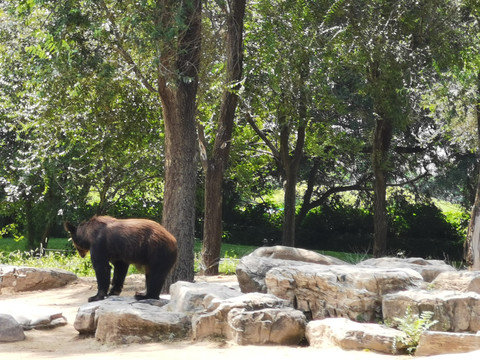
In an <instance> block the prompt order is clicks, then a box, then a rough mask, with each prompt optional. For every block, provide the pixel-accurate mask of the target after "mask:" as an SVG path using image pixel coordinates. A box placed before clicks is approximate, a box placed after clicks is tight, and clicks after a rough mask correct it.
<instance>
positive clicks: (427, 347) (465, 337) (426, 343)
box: [415, 331, 480, 359]
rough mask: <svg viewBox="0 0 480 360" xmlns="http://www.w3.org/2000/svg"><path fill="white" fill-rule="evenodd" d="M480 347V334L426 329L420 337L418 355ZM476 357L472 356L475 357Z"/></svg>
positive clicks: (462, 350) (471, 349) (455, 352)
mask: <svg viewBox="0 0 480 360" xmlns="http://www.w3.org/2000/svg"><path fill="white" fill-rule="evenodd" d="M479 349H480V334H478V333H477V334H468V333H460V334H459V333H449V332H443V331H425V332H424V333H423V334H422V336H421V337H420V341H419V343H418V346H417V351H416V352H415V355H416V356H432V355H440V354H460V353H466V352H470V351H474V350H479ZM473 358H474V357H472V359H473Z"/></svg>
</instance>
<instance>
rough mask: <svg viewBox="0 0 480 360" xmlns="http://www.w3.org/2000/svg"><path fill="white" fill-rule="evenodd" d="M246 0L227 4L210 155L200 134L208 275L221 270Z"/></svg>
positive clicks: (205, 256)
mask: <svg viewBox="0 0 480 360" xmlns="http://www.w3.org/2000/svg"><path fill="white" fill-rule="evenodd" d="M245 3H246V0H228V1H227V6H226V7H225V9H224V10H225V12H226V15H227V16H226V23H227V34H226V43H225V45H226V53H227V70H226V71H227V73H226V87H225V90H224V91H223V95H222V102H221V105H220V113H219V116H218V128H217V133H216V137H215V142H214V145H213V151H212V153H211V154H210V156H208V155H207V153H206V147H207V146H206V143H205V139H204V137H203V136H199V138H200V142H201V143H200V148H201V149H205V150H204V151H202V152H203V153H204V154H205V155H204V156H202V157H201V158H202V165H203V168H204V171H205V195H204V196H205V209H204V210H205V215H204V228H203V245H202V266H203V270H204V273H205V275H216V274H218V265H219V262H220V247H221V243H222V232H223V229H222V217H223V216H222V202H223V197H222V185H223V178H224V174H225V169H226V166H227V162H228V157H229V154H230V143H231V139H232V132H233V126H234V118H235V110H236V108H237V102H238V95H237V90H238V89H239V87H240V86H239V82H240V80H241V77H242V69H243V18H244V15H245Z"/></svg>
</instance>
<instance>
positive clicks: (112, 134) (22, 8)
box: [0, 0, 479, 280]
mask: <svg viewBox="0 0 480 360" xmlns="http://www.w3.org/2000/svg"><path fill="white" fill-rule="evenodd" d="M478 9H479V6H478V4H477V2H476V1H470V0H468V1H467V0H441V1H433V0H426V1H421V2H418V1H414V0H396V1H384V0H375V1H357V0H355V1H354V0H324V1H323V0H322V1H315V2H308V1H299V0H282V1H280V0H278V1H277V0H275V1H264V0H260V1H256V2H245V1H244V0H242V1H240V0H225V1H200V0H195V1H194V0H189V1H185V2H181V3H178V2H175V1H167V0H162V1H155V2H154V1H150V0H141V1H121V2H118V1H114V0H102V1H89V0H87V1H81V2H78V1H61V2H58V1H51V0H14V1H8V2H2V3H0V133H1V137H0V157H1V160H2V163H3V164H4V166H3V167H2V169H1V170H0V219H1V221H0V226H1V227H4V226H7V225H9V224H17V225H18V226H17V229H19V231H20V232H21V233H23V234H25V235H26V236H27V237H28V239H29V246H30V247H31V248H36V247H39V246H40V245H42V246H43V247H44V246H47V241H48V237H50V236H51V235H52V234H60V233H61V225H60V224H61V222H62V221H63V220H64V219H69V220H74V221H75V220H76V221H80V220H83V219H85V218H87V217H89V216H92V215H94V214H112V215H117V216H122V217H128V216H138V217H149V218H153V219H156V220H158V221H162V222H163V223H164V225H165V226H166V227H167V228H168V229H169V230H171V231H172V233H174V235H175V236H176V237H177V239H179V242H180V244H181V250H180V261H179V264H178V269H177V272H176V275H174V278H177V279H178V278H183V279H186V280H190V279H191V278H192V277H193V242H194V239H195V238H198V239H200V240H203V241H204V244H203V245H204V249H203V253H204V256H205V258H204V266H205V269H207V270H208V269H211V272H212V273H215V272H216V271H218V261H219V259H218V256H219V255H218V253H219V244H220V242H221V241H222V239H225V238H226V239H228V240H229V241H234V242H238V241H241V240H240V237H242V235H239V234H240V231H239V229H240V228H241V229H248V226H250V227H255V226H256V227H258V228H260V227H261V226H260V225H259V224H260V223H262V221H267V222H268V221H270V223H271V224H277V225H278V226H277V225H275V226H276V228H275V230H272V231H270V230H265V234H263V235H259V237H261V238H264V239H266V240H265V241H266V242H267V243H268V242H271V241H273V242H274V243H283V244H284V245H290V246H296V245H298V244H301V243H302V241H301V239H300V237H299V235H298V234H299V231H300V233H302V234H305V231H306V228H307V227H308V226H310V225H311V220H309V218H308V216H310V215H311V214H313V213H314V212H315V211H320V210H319V209H320V208H322V206H331V208H330V209H331V210H332V209H335V208H336V209H337V210H338V209H339V208H343V209H345V206H347V205H346V204H348V206H350V207H352V208H353V209H356V210H359V211H360V210H361V211H364V212H366V213H368V214H369V216H370V215H371V217H369V218H368V219H369V220H368V224H370V221H371V225H372V226H371V227H370V225H368V226H367V227H366V228H365V232H369V233H370V235H371V236H370V238H369V240H366V241H368V244H364V243H362V244H358V248H365V247H366V248H368V251H373V253H374V255H376V256H380V255H382V254H385V253H388V251H389V250H392V246H394V245H392V244H393V243H392V239H393V237H395V236H398V233H397V235H395V234H393V233H392V231H390V230H389V228H391V227H392V226H396V224H398V222H397V223H395V218H394V215H393V213H394V211H393V212H392V210H391V208H390V206H391V204H397V205H398V204H403V205H401V206H404V208H405V207H408V206H410V205H411V203H415V204H417V205H418V204H423V205H425V204H431V201H432V199H433V198H435V199H442V200H448V201H451V202H454V203H457V204H460V205H462V206H464V208H466V209H470V207H471V206H472V205H473V203H474V200H475V193H476V188H477V182H476V179H477V175H476V174H477V172H478V161H477V158H478V156H477V155H476V152H477V147H478V143H477V139H478V129H477V122H476V121H477V120H476V118H475V116H474V115H475V111H478V99H479V97H478V86H479V81H478V78H479V77H478V59H479V58H478V51H477V50H478V46H479V41H478V31H477V30H478V11H479V10H478ZM394 190H396V191H394ZM397 190H402V191H397ZM273 191H279V192H280V193H281V194H282V199H281V201H277V203H276V204H274V205H271V204H268V202H267V201H265V199H266V198H267V197H268V196H269V195H271V194H272V192H273ZM341 194H347V195H344V196H343V197H342V196H341ZM399 194H403V195H402V197H403V198H404V199H407V198H408V199H413V200H409V201H410V202H409V204H410V205H408V206H407V205H406V204H404V203H402V202H401V201H400V200H399V198H398V196H400V195H399ZM412 194H413V195H412ZM352 198H353V199H354V200H353V201H352V200H351V199H352ZM261 206H263V207H264V208H263V210H259V209H260V207H261ZM398 206H400V205H398ZM422 209H423V210H422V211H425V212H428V211H430V210H428V209H430V208H428V206H427V207H423V208H422ZM256 211H259V213H256ZM332 211H333V210H332ZM335 211H336V210H335ZM254 214H257V215H254ZM309 214H310V215H309ZM326 214H327V212H324V213H323V215H322V216H326ZM349 214H350V215H351V214H353V213H349ZM404 215H405V214H404ZM404 215H402V216H404ZM344 216H346V217H347V215H346V213H345V214H344ZM359 216H360V215H359ZM362 216H363V215H362ZM405 216H406V215H405ZM432 216H433V215H432ZM435 216H436V215H435ZM247 218H248V219H247ZM265 219H268V220H265ZM412 221H413V220H412ZM222 224H223V229H222ZM240 224H242V225H240ZM242 226H243V227H242ZM262 226H263V225H262ZM275 226H274V227H275ZM463 226H464V227H466V226H465V224H464V225H463ZM265 229H266V227H265ZM337 230H338V231H340V232H341V230H342V229H337ZM242 231H246V233H248V231H247V230H242ZM302 231H303V232H302ZM362 231H363V230H362ZM236 236H240V237H239V238H235V237H236ZM271 239H273V240H271ZM322 241H323V240H322V238H320V237H318V238H317V239H316V240H312V242H309V246H310V247H316V248H318V249H321V248H322V247H324V246H326V245H325V243H324V242H323V243H322ZM258 245H261V244H260V243H258ZM353 247H355V245H352V248H353ZM208 271H210V270H208Z"/></svg>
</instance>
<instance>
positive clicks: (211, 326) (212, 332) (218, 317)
mask: <svg viewBox="0 0 480 360" xmlns="http://www.w3.org/2000/svg"><path fill="white" fill-rule="evenodd" d="M285 305H286V302H285V301H284V300H282V299H279V298H277V297H276V296H273V295H269V294H261V293H248V294H245V295H242V296H238V297H235V298H230V299H227V300H220V299H212V301H211V302H210V303H209V304H207V308H206V309H205V311H202V312H199V313H196V314H194V315H193V318H192V333H193V338H194V339H203V338H206V337H211V336H220V337H225V338H227V339H232V338H233V334H232V332H231V330H232V329H231V328H230V326H229V324H228V314H229V313H230V311H231V310H232V309H245V310H246V311H256V310H261V309H279V308H284V307H285Z"/></svg>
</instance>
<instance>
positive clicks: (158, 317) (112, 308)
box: [74, 297, 191, 344]
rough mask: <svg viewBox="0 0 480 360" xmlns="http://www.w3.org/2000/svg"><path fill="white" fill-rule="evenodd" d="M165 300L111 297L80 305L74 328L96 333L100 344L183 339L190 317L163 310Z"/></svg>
mask: <svg viewBox="0 0 480 360" xmlns="http://www.w3.org/2000/svg"><path fill="white" fill-rule="evenodd" d="M164 305H165V301H161V300H153V301H152V300H142V301H136V300H135V299H134V298H129V297H111V298H108V299H106V300H102V301H98V302H94V303H89V304H86V305H83V306H81V307H80V308H79V310H78V313H77V317H76V319H75V323H74V327H75V329H76V330H77V331H78V332H80V333H95V338H96V339H97V340H99V341H100V342H102V343H115V344H128V343H145V342H158V341H163V340H176V339H183V338H186V337H188V336H189V335H190V331H191V322H190V318H189V317H188V316H187V315H186V314H184V313H179V312H171V311H167V310H165V309H164V307H163V306H164Z"/></svg>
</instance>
